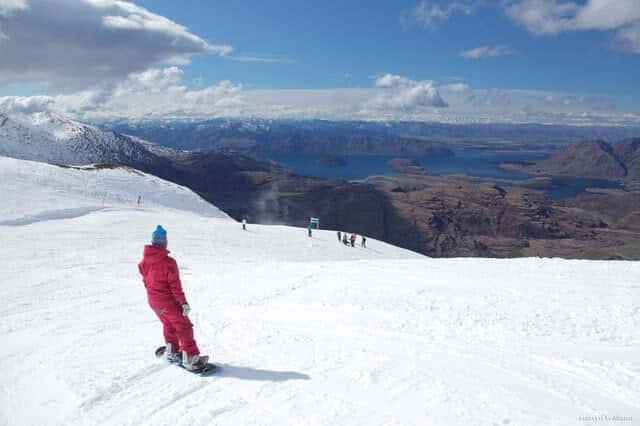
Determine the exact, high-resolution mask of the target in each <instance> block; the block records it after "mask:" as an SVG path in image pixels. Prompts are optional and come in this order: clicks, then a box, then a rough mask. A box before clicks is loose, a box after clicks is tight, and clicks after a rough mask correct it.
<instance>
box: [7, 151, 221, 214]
mask: <svg viewBox="0 0 640 426" xmlns="http://www.w3.org/2000/svg"><path fill="white" fill-rule="evenodd" d="M0 189H2V192H1V193H0V196H2V203H0V225H12V224H26V223H29V222H37V221H40V220H44V219H62V218H67V217H73V216H81V215H83V214H86V213H88V212H91V211H98V210H102V209H107V208H113V207H127V208H132V207H140V208H147V207H165V208H170V209H178V210H186V211H190V212H195V213H199V214H201V215H205V216H212V217H219V218H227V219H229V216H227V214H226V213H224V212H222V211H221V210H219V209H218V208H217V207H215V206H212V205H211V204H209V203H208V202H206V201H205V200H203V199H202V198H200V197H199V196H198V195H196V194H194V193H193V192H192V191H191V190H189V189H188V188H185V187H183V186H180V185H176V184H173V183H171V182H167V181H165V180H162V179H159V178H157V177H155V176H153V175H149V174H145V173H142V172H140V171H138V170H134V169H130V168H126V167H122V168H115V169H96V168H95V167H94V166H91V165H89V166H83V167H80V168H78V167H76V168H68V167H60V166H54V165H50V164H45V163H39V162H35V161H25V160H16V159H13V158H8V157H2V156H0ZM138 197H140V202H141V203H140V204H138Z"/></svg>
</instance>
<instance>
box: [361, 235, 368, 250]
mask: <svg viewBox="0 0 640 426" xmlns="http://www.w3.org/2000/svg"><path fill="white" fill-rule="evenodd" d="M362 247H364V248H366V247H367V237H365V236H364V235H363V236H362Z"/></svg>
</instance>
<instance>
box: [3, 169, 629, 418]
mask: <svg viewBox="0 0 640 426" xmlns="http://www.w3.org/2000/svg"><path fill="white" fill-rule="evenodd" d="M12 163H13V165H11V164H12ZM18 163H21V162H18V161H17V160H6V159H5V160H3V162H1V163H0V171H3V170H7V169H8V168H13V169H14V172H13V174H11V175H7V174H5V175H3V176H2V177H1V178H0V193H1V195H2V198H3V200H4V201H5V202H6V203H9V204H11V203H14V202H15V205H16V206H19V207H16V208H14V209H13V210H7V209H6V208H5V210H1V211H0V221H3V220H4V221H7V220H13V219H15V218H16V217H25V216H28V215H29V214H37V213H38V212H40V211H42V208H46V210H47V211H53V210H55V211H63V210H65V209H72V208H78V209H81V208H83V206H90V205H92V204H93V203H94V202H95V199H96V198H95V197H94V196H93V195H91V191H84V190H82V187H79V186H78V185H77V184H76V183H74V179H79V177H78V176H84V175H82V174H84V173H88V174H92V173H103V172H109V173H116V172H117V173H130V172H129V171H124V170H109V171H105V170H100V171H81V170H73V169H62V168H54V167H52V166H44V167H46V169H42V171H43V172H42V174H41V175H40V176H41V177H42V179H41V180H40V181H38V180H37V179H38V178H36V177H37V176H39V175H38V174H37V173H34V172H33V170H32V169H33V168H34V167H36V166H35V163H27V162H24V163H25V165H19V164H18ZM21 167H26V168H27V170H26V171H23V172H20V170H23V169H21ZM37 167H41V165H37ZM53 170H56V172H54V171H53ZM58 170H59V171H64V173H58ZM66 173H69V175H67V174H66ZM45 175H52V179H51V181H50V182H49V184H48V186H47V187H46V188H45V189H43V190H42V191H40V190H39V189H38V188H39V186H40V185H42V184H44V183H45V179H44V176H45ZM53 175H55V176H53ZM126 176H127V178H126V182H127V184H126V185H123V186H122V187H119V188H120V189H118V191H122V192H118V193H120V194H125V193H126V192H125V190H126V189H127V188H129V189H130V190H131V191H130V193H129V195H128V196H125V195H123V197H125V198H126V200H125V201H122V202H120V201H118V200H119V199H117V198H114V200H115V201H113V203H112V204H110V206H111V207H110V208H108V209H104V210H98V211H93V212H92V213H91V214H77V215H68V216H67V217H61V218H58V220H42V221H32V222H16V221H14V222H12V223H10V224H5V225H0V236H1V238H2V244H0V259H3V260H5V261H6V260H8V261H6V262H4V263H3V271H2V274H0V300H2V301H3V304H2V307H1V308H0V341H2V342H4V343H5V345H3V348H4V351H3V356H2V357H0V369H2V371H3V374H2V375H0V390H1V392H0V425H5V424H6V425H42V424H47V425H97V424H100V425H118V426H120V425H154V426H156V425H171V426H174V425H213V424H225V425H226V424H254V425H257V424H260V425H262V424H264V425H272V424H291V425H300V424H306V425H307V424H308V425H335V424H340V425H464V426H469V425H536V426H537V425H584V424H592V423H593V421H589V420H585V419H589V418H594V417H595V416H599V415H606V416H620V417H629V418H631V419H632V421H627V422H621V423H620V424H635V423H637V420H638V419H640V360H639V359H638V356H637V354H638V346H639V345H640V300H639V296H638V290H639V289H640V287H639V283H640V263H639V262H595V261H565V260H560V259H517V260H492V259H429V258H426V257H424V256H420V255H417V254H415V253H411V252H409V251H406V250H403V249H400V248H397V247H393V246H389V245H387V244H384V243H381V242H378V241H375V240H369V241H368V244H367V245H368V248H361V247H356V248H351V247H345V246H344V245H342V244H341V243H339V242H338V241H337V237H336V235H335V233H334V232H333V231H317V232H314V235H313V238H308V237H307V235H306V231H305V230H304V229H299V228H292V227H284V226H258V225H253V224H249V226H248V230H247V231H242V230H241V229H240V225H239V224H238V223H236V222H234V221H230V220H227V219H219V218H216V217H215V216H214V217H213V218H212V217H207V216H203V215H202V214H199V212H198V210H197V209H194V208H192V207H188V208H187V207H184V206H183V207H184V208H181V209H178V208H176V207H180V206H175V205H169V206H168V207H171V208H167V205H166V204H162V203H159V202H157V203H156V204H155V205H153V206H145V207H144V208H137V207H131V205H130V204H131V201H130V200H132V199H134V197H135V196H136V194H137V190H138V187H140V186H141V185H143V183H141V182H140V181H139V180H142V181H143V182H144V181H145V180H146V179H147V177H145V176H144V175H138V174H137V173H134V177H129V176H128V175H126ZM30 179H36V180H35V181H31V180H30ZM115 181H116V180H105V181H103V186H102V187H103V188H105V187H109V188H111V186H112V185H116V184H115ZM150 185H151V184H150ZM152 187H153V190H152V191H150V192H153V193H158V192H162V191H163V189H166V190H167V191H169V192H170V193H171V194H175V192H174V191H175V188H172V187H170V186H169V185H168V184H167V185H166V186H165V185H164V184H163V183H162V182H159V183H158V184H154V185H153V186H152ZM70 188H72V189H70ZM133 188H135V189H136V191H135V192H134V191H133ZM113 190H114V193H115V192H117V191H115V189H113ZM38 191H40V192H38ZM47 191H48V192H56V191H59V192H58V193H57V195H55V196H52V197H51V198H50V199H46V200H43V201H42V206H44V207H42V206H40V205H39V204H38V202H37V200H38V198H40V197H45V193H46V192H47ZM23 192H24V193H25V194H22V193H23ZM109 192H111V190H110V191H109ZM29 196H30V197H29ZM85 196H86V197H87V199H86V200H85V201H83V197H85ZM172 197H173V195H172ZM172 199H174V200H175V198H172ZM28 200H32V202H33V204H30V203H29V202H28ZM110 203H111V202H110ZM158 223H161V224H163V225H164V226H165V227H166V228H167V229H168V232H169V244H170V247H169V248H170V249H171V250H172V253H173V255H174V256H175V258H176V259H177V261H178V264H179V265H180V267H181V275H182V281H183V286H184V289H185V293H186V296H187V298H188V300H189V303H190V304H191V307H192V313H191V315H190V317H191V321H192V322H193V323H194V325H195V336H196V339H197V340H198V343H199V346H200V348H201V350H202V351H203V352H204V353H208V354H210V355H211V356H212V360H213V361H214V362H216V363H217V364H219V365H220V366H221V367H222V368H221V371H220V372H219V373H217V374H216V375H215V376H212V377H208V378H202V377H198V376H194V375H191V374H188V373H186V372H185V371H183V370H181V369H178V368H176V367H174V366H170V365H166V364H163V363H161V362H158V361H156V360H155V359H154V357H153V351H154V349H155V348H156V346H158V345H160V344H161V343H162V334H161V328H160V325H159V322H158V320H157V318H156V317H155V315H154V314H153V312H152V311H151V310H150V309H149V308H148V306H147V304H146V295H145V291H144V288H143V285H142V283H141V282H140V278H139V276H138V273H137V267H136V266H137V261H138V260H139V259H140V255H141V251H142V246H143V244H145V243H146V242H147V241H148V240H149V237H150V232H151V231H152V230H153V228H154V226H155V225H156V224H158Z"/></svg>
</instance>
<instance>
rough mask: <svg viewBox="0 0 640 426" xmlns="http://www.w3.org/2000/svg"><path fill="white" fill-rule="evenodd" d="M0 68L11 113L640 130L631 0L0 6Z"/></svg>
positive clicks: (638, 59) (636, 9) (101, 1)
mask: <svg viewBox="0 0 640 426" xmlns="http://www.w3.org/2000/svg"><path fill="white" fill-rule="evenodd" d="M54 8H55V9H56V13H55V14H52V13H51V11H52V10H54ZM0 56H2V57H3V58H4V61H0V108H4V109H9V110H11V109H12V108H13V109H23V110H36V109H38V108H54V109H55V108H57V109H59V110H61V111H63V112H67V113H70V114H72V115H74V114H75V115H77V116H79V117H97V118H99V117H106V118H108V117H112V116H119V117H132V116H135V117H143V116H150V115H151V116H154V117H173V118H176V117H177V118H179V117H186V118H193V117H196V116H197V117H209V116H225V115H227V116H233V115H252V116H254V115H258V116H268V115H270V114H272V115H275V116H292V117H320V118H363V119H396V118H397V119H422V120H437V121H452V122H460V121H539V122H547V121H548V122H568V123H574V122H575V123H594V122H599V121H603V122H612V123H618V124H620V123H622V124H624V123H628V122H631V123H632V124H638V123H640V101H639V100H638V99H640V96H639V95H640V72H638V71H637V70H638V69H639V68H640V1H638V0H582V1H569V0H498V1H488V0H456V1H439V0H400V1H377V2H373V1H362V0H351V1H335V0H326V1H322V2H301V1H299V0H298V1H294V0H279V1H260V2H250V3H247V2H239V1H237V0H217V1H215V2H213V1H205V0H181V1H179V2H178V1H175V0H138V1H135V2H126V1H120V2H117V1H115V0H0ZM522 91H526V92H522ZM161 92H162V93H161ZM163 94H164V97H163ZM178 99H179V100H180V102H179V103H180V105H182V107H181V108H179V109H178V108H176V106H175V104H176V100H178ZM204 105H207V106H208V107H207V108H205V107H204ZM257 105H258V106H259V107H257ZM514 111H515V112H514ZM636 121H637V122H638V123H636Z"/></svg>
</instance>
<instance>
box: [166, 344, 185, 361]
mask: <svg viewBox="0 0 640 426" xmlns="http://www.w3.org/2000/svg"><path fill="white" fill-rule="evenodd" d="M164 357H165V359H166V360H167V361H168V362H171V363H176V362H180V361H181V360H182V354H181V353H180V351H175V352H174V350H173V345H172V344H171V343H167V349H166V350H165V352H164Z"/></svg>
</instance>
